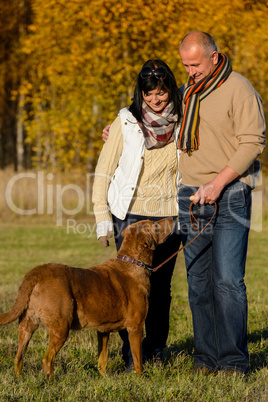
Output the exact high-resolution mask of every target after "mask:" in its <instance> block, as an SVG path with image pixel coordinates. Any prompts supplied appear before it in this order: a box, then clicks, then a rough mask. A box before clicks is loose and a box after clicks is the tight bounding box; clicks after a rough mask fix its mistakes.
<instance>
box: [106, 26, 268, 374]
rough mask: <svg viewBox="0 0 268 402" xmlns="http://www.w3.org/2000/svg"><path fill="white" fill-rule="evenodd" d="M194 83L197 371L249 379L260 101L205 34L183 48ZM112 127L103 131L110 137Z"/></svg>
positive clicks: (188, 254)
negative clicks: (249, 283) (249, 272)
mask: <svg viewBox="0 0 268 402" xmlns="http://www.w3.org/2000/svg"><path fill="white" fill-rule="evenodd" d="M180 56H181V60H182V63H183V65H184V66H185V69H186V71H187V72H188V74H189V80H188V82H187V84H185V85H184V86H183V88H182V90H183V106H184V116H183V121H182V128H181V133H180V139H179V148H180V149H181V150H182V152H181V155H180V161H179V171H180V173H181V174H182V181H181V185H180V188H179V220H180V226H181V236H182V241H183V244H184V245H185V244H187V243H188V242H190V241H191V239H192V238H193V237H194V236H196V232H194V230H193V229H192V227H191V223H190V217H189V207H190V203H191V201H190V197H191V196H192V195H193V194H194V204H195V206H194V209H193V212H194V214H195V216H196V217H197V218H198V220H199V223H200V227H204V226H205V224H206V223H207V222H208V221H209V219H210V217H211V216H212V215H213V212H214V210H215V206H214V203H216V205H217V212H216V216H215V217H214V219H213V221H212V223H211V224H210V225H209V226H208V227H207V228H206V229H205V231H204V232H203V233H202V234H201V235H200V236H199V237H198V238H197V239H196V240H194V241H193V242H192V243H191V244H189V245H188V246H187V247H186V248H185V249H184V255H185V263H186V269H187V280H188V287H189V303H190V307H191V311H192V316H193V328H194V344H195V351H194V360H195V370H196V371H197V372H201V373H204V374H209V373H213V372H215V371H216V370H221V371H223V372H225V373H234V374H244V373H245V372H246V371H247V369H248V366H249V357H248V350H247V296H246V286H245V283H244V276H245V263H246V254H247V244H248V232H249V227H250V214H251V189H252V188H253V187H254V165H255V164H254V162H255V161H256V158H257V157H258V155H259V154H261V152H262V151H263V149H264V147H265V145H264V144H265V129H266V127H265V119H264V112H263V107H262V101H261V98H260V96H259V94H258V93H257V92H256V91H255V89H254V88H253V86H252V85H251V84H250V82H249V81H248V80H247V79H246V78H244V77H242V76H241V75H240V74H238V73H236V72H234V71H232V67H231V64H230V62H229V60H228V58H227V57H226V56H225V55H223V54H221V53H219V52H218V51H217V47H216V45H215V42H214V40H213V38H212V37H211V36H210V35H209V34H207V33H205V32H199V31H196V32H191V33H189V34H188V35H186V36H185V37H184V39H183V40H182V42H181V45H180ZM106 132H107V130H105V129H104V132H103V138H104V139H105V136H106Z"/></svg>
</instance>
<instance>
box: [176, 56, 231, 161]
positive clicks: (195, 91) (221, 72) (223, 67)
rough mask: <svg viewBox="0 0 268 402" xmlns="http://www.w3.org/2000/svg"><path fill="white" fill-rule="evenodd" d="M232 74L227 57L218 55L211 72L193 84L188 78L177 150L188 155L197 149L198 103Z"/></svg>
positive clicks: (191, 79)
mask: <svg viewBox="0 0 268 402" xmlns="http://www.w3.org/2000/svg"><path fill="white" fill-rule="evenodd" d="M231 72H232V66H231V64H230V62H229V59H228V57H227V56H225V55H224V54H222V53H219V62H218V64H217V66H216V68H215V69H214V70H213V72H212V73H211V74H210V75H208V76H207V77H204V78H203V79H202V80H200V81H198V82H197V83H196V84H194V80H193V78H191V77H190V78H189V80H188V82H187V86H186V88H185V90H184V92H183V102H184V103H185V110H184V115H183V121H182V125H181V131H180V137H179V146H178V148H179V149H181V150H183V151H184V152H187V153H188V154H189V155H191V153H192V152H193V151H196V150H197V149H198V147H199V131H198V125H199V107H200V101H201V100H203V99H204V98H205V97H206V96H207V95H209V94H210V93H211V92H212V91H214V89H216V88H218V87H219V86H220V85H221V84H223V83H224V81H226V80H227V78H228V77H229V75H230V74H231Z"/></svg>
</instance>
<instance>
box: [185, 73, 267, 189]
mask: <svg viewBox="0 0 268 402" xmlns="http://www.w3.org/2000/svg"><path fill="white" fill-rule="evenodd" d="M199 116H200V125H199V135H200V147H199V149H198V150H197V151H194V152H193V153H192V155H191V156H188V155H187V154H185V153H183V154H181V156H180V162H179V170H180V173H182V184H186V185H193V186H197V187H199V186H200V185H202V184H205V183H208V182H210V181H211V180H213V179H214V178H215V176H216V175H217V174H218V173H219V172H220V171H221V170H222V169H223V168H224V167H226V166H229V167H231V168H232V169H233V170H235V171H236V172H237V173H238V174H239V175H241V176H243V177H242V178H241V180H242V181H245V182H246V183H247V184H249V185H251V186H252V183H251V181H250V177H249V176H248V173H249V172H248V169H249V167H250V166H251V165H252V163H253V162H254V160H255V159H256V158H257V157H258V155H259V154H261V152H262V151H263V149H264V147H265V129H266V127H265V118H264V112H263V107H262V101H261V98H260V96H259V94H258V93H257V92H256V91H255V89H254V88H253V86H252V85H251V84H250V82H249V81H248V80H247V79H246V78H244V77H242V76H241V75H240V74H238V73H235V72H232V73H231V75H230V76H229V78H228V79H227V81H225V83H224V84H222V85H221V86H220V87H219V88H217V89H216V90H215V91H213V92H212V93H211V94H209V95H208V96H207V97H206V98H205V99H203V100H202V101H201V102H200V111H199Z"/></svg>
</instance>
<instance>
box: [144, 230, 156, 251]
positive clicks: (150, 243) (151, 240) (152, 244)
mask: <svg viewBox="0 0 268 402" xmlns="http://www.w3.org/2000/svg"><path fill="white" fill-rule="evenodd" d="M144 245H145V246H148V247H149V248H150V249H151V250H155V249H156V242H155V240H154V238H153V236H152V234H151V233H149V232H148V233H147V234H146V235H145V241H144Z"/></svg>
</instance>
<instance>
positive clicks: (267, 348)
mask: <svg viewBox="0 0 268 402" xmlns="http://www.w3.org/2000/svg"><path fill="white" fill-rule="evenodd" d="M267 341H268V328H266V329H263V330H259V331H255V332H252V333H251V334H249V335H248V343H252V344H253V345H252V346H253V347H252V349H253V351H252V352H251V353H250V366H249V371H250V372H253V371H256V370H260V369H262V368H263V367H265V366H267V365H268V342H267Z"/></svg>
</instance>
